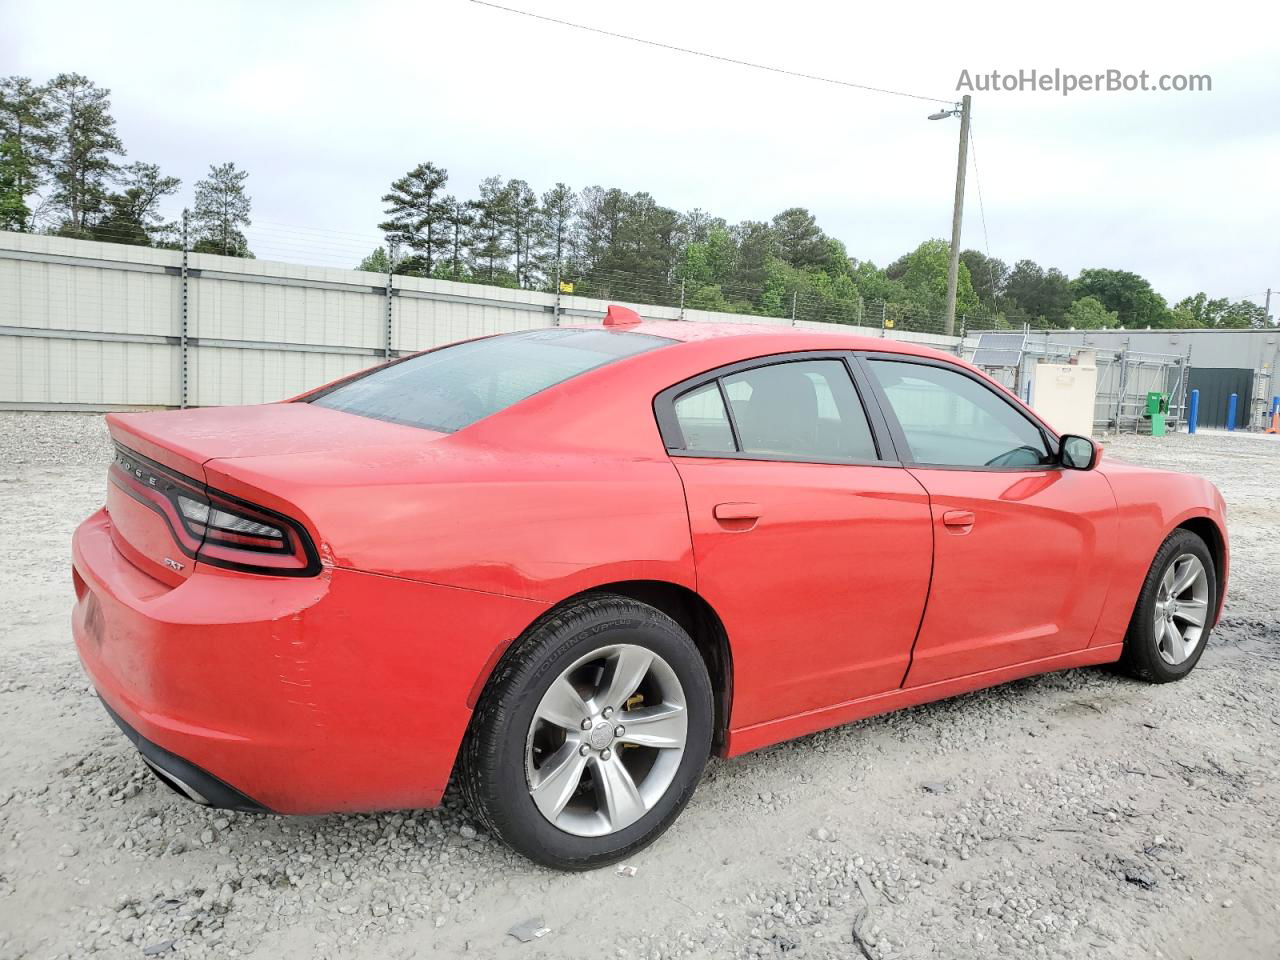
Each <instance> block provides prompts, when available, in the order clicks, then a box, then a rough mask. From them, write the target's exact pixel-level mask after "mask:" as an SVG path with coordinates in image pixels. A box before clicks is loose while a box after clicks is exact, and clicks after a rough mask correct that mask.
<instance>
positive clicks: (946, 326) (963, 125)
mask: <svg viewBox="0 0 1280 960" xmlns="http://www.w3.org/2000/svg"><path fill="white" fill-rule="evenodd" d="M969 101H970V98H969V94H967V93H966V94H965V95H964V97H962V98H961V100H960V152H959V156H958V157H957V159H956V202H955V206H954V207H953V208H952V211H951V262H950V263H949V264H947V313H946V316H945V317H944V319H943V331H942V332H943V333H945V334H946V335H947V336H948V337H950V336H952V335H954V333H955V329H956V285H957V284H958V282H959V280H960V220H961V218H962V217H963V215H964V174H965V170H966V168H967V167H968V165H969Z"/></svg>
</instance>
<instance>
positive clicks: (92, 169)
mask: <svg viewBox="0 0 1280 960" xmlns="http://www.w3.org/2000/svg"><path fill="white" fill-rule="evenodd" d="M47 89H48V97H49V105H50V107H51V109H52V110H53V111H55V113H56V119H55V120H54V122H53V133H54V143H53V154H52V162H51V172H52V175H53V194H52V200H53V203H54V206H55V208H56V209H57V210H58V211H59V212H60V213H61V214H62V216H63V226H62V232H64V233H67V234H69V235H71V236H84V235H85V234H86V233H87V231H88V227H89V226H90V224H91V223H92V221H93V218H94V217H95V216H96V215H97V214H99V213H100V212H101V210H102V206H103V202H104V201H105V199H106V196H107V183H108V181H109V180H110V178H111V177H112V176H113V175H114V173H115V170H116V166H115V161H114V157H115V156H118V155H122V154H124V152H125V149H124V144H123V143H121V142H120V138H119V137H118V136H117V135H116V122H115V119H114V118H113V117H112V116H111V99H110V97H111V91H110V90H107V89H105V88H103V87H99V86H98V85H97V84H95V83H94V82H93V81H92V80H90V79H89V78H88V77H83V76H81V75H80V74H78V73H60V74H58V76H56V77H54V78H53V80H52V81H51V82H50V83H49V86H48V88H47Z"/></svg>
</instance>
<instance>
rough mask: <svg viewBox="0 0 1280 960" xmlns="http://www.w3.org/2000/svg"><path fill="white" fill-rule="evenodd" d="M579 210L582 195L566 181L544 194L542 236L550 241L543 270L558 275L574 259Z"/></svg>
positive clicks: (547, 241)
mask: <svg viewBox="0 0 1280 960" xmlns="http://www.w3.org/2000/svg"><path fill="white" fill-rule="evenodd" d="M577 212H578V198H577V197H576V196H574V193H573V191H572V190H570V189H569V188H568V187H567V186H565V185H564V184H563V183H557V184H556V185H555V186H554V187H552V188H551V189H550V190H548V191H547V192H546V193H544V194H543V195H542V210H541V216H542V235H543V238H544V241H545V244H546V247H545V250H544V255H543V258H542V259H543V263H542V269H543V272H544V273H547V274H548V275H550V276H556V275H557V274H559V273H560V272H561V271H563V270H564V269H565V266H566V261H568V260H570V259H571V254H572V250H571V246H572V237H573V220H574V216H575V215H576V214H577Z"/></svg>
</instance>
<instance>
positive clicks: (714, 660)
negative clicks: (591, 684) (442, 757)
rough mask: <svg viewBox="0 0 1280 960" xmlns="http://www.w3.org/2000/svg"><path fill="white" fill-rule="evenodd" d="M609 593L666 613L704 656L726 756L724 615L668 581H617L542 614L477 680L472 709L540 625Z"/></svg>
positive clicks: (717, 739) (729, 691)
mask: <svg viewBox="0 0 1280 960" xmlns="http://www.w3.org/2000/svg"><path fill="white" fill-rule="evenodd" d="M602 593H609V594H615V595H617V596H622V597H627V598H628V599H631V600H636V601H638V602H640V603H645V604H648V605H649V606H651V607H654V608H655V609H657V610H660V611H662V612H663V613H665V614H666V615H667V616H668V617H670V618H671V619H672V620H674V621H675V622H676V623H678V624H679V625H680V627H681V629H683V630H684V631H685V632H686V633H687V634H689V636H690V638H692V640H693V642H694V645H695V646H696V647H697V648H698V652H699V653H701V654H702V659H703V662H704V663H705V664H706V667H707V674H708V676H710V678H711V690H712V694H713V696H714V697H715V703H714V709H715V714H714V740H713V742H712V749H713V750H714V751H715V752H717V753H721V754H722V753H723V752H724V748H725V742H726V739H727V734H728V730H729V715H730V710H731V708H732V705H733V652H732V650H731V648H730V646H729V636H728V634H727V633H726V631H725V628H724V623H723V622H722V621H721V619H720V615H719V614H718V613H716V611H715V610H714V609H713V608H712V606H711V604H709V603H708V602H707V601H706V599H705V598H704V597H702V596H701V595H700V594H698V593H697V592H695V591H694V590H691V589H689V588H688V587H686V586H683V585H681V584H678V583H672V582H671V581H669V580H615V581H610V582H607V583H601V584H598V585H596V586H592V587H589V588H587V589H584V590H580V591H578V592H577V593H574V594H572V595H570V596H567V597H565V598H564V599H562V600H560V601H559V602H557V603H555V604H553V605H552V606H550V607H548V608H547V609H546V610H544V611H543V612H542V613H541V614H539V616H538V617H537V619H535V620H534V621H533V622H531V623H530V624H529V625H528V626H526V627H525V629H524V630H522V631H521V632H520V635H519V636H517V637H516V638H514V639H513V640H512V641H511V642H510V643H509V644H507V645H506V646H505V647H504V648H501V649H500V650H498V651H495V654H496V655H495V656H494V657H493V658H492V660H491V661H490V662H489V663H488V664H486V666H485V669H484V670H483V671H482V672H481V675H480V676H479V677H477V678H476V683H475V686H474V687H473V688H472V692H471V696H470V697H469V698H468V703H469V704H470V705H471V706H474V705H475V703H476V701H477V700H478V698H479V697H480V695H481V694H482V693H483V692H484V689H485V688H486V687H487V686H488V685H489V681H490V679H491V678H492V677H493V676H494V674H495V673H497V668H498V666H499V664H501V663H502V661H503V660H505V659H506V658H507V657H509V656H511V655H512V653H514V652H515V650H516V649H517V648H519V646H520V643H521V640H523V638H524V637H526V636H527V635H528V634H529V631H531V630H532V629H533V628H534V627H535V626H536V625H537V624H538V623H540V622H541V621H542V620H544V619H546V618H547V617H549V616H552V615H553V614H555V613H556V612H557V611H559V610H562V609H563V608H564V607H566V606H568V605H569V604H572V603H576V602H578V601H579V600H582V599H584V598H585V597H590V596H593V595H597V594H602Z"/></svg>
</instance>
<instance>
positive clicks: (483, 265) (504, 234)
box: [470, 177, 511, 283]
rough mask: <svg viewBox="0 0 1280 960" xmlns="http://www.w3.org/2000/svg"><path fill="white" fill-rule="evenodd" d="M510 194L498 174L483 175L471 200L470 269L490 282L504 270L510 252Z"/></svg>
mask: <svg viewBox="0 0 1280 960" xmlns="http://www.w3.org/2000/svg"><path fill="white" fill-rule="evenodd" d="M509 206H510V195H509V194H508V193H507V189H506V187H504V186H503V184H502V179H501V178H500V177H485V178H484V180H482V181H480V197H479V199H478V200H474V201H472V203H471V209H472V212H473V215H474V216H475V226H474V227H473V228H472V230H471V236H470V248H471V260H472V269H473V270H474V271H475V272H476V273H478V274H479V275H481V276H483V277H484V279H485V281H486V282H488V283H493V282H495V281H497V280H499V279H501V276H502V274H504V273H506V271H507V261H508V259H509V258H510V256H511V240H510V236H509V230H508V224H509V223H510V222H511V215H510V212H509Z"/></svg>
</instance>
